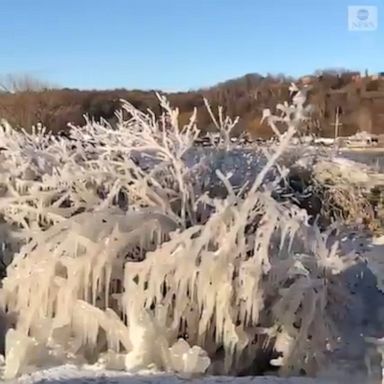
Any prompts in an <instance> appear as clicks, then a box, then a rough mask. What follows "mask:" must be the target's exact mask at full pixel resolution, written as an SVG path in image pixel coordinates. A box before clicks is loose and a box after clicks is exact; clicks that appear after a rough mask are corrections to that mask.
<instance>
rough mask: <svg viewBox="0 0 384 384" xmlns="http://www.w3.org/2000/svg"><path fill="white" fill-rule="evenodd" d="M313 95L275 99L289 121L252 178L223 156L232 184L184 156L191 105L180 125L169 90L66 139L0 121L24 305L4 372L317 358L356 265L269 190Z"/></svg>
mask: <svg viewBox="0 0 384 384" xmlns="http://www.w3.org/2000/svg"><path fill="white" fill-rule="evenodd" d="M304 101H305V98H303V97H302V94H301V93H300V92H299V93H298V94H297V95H296V96H295V98H294V99H293V104H292V105H288V104H287V105H285V106H281V108H280V112H281V114H280V115H279V116H277V117H276V116H272V115H271V114H266V115H265V118H268V120H269V121H270V123H272V122H273V121H276V119H279V121H281V122H284V123H285V124H286V126H287V130H286V132H285V133H284V134H282V133H279V135H278V140H277V142H276V144H275V145H274V146H272V147H271V148H270V149H269V150H265V151H264V156H265V158H266V164H265V166H264V167H263V168H262V169H261V170H260V172H259V173H258V174H257V176H256V177H255V179H254V180H253V183H252V184H251V185H249V186H248V188H247V189H246V191H245V189H244V190H240V191H235V190H234V189H233V187H232V185H231V183H230V181H229V180H228V177H227V175H224V174H222V173H221V172H217V177H218V179H219V180H221V182H222V186H223V188H225V189H226V191H227V193H226V196H225V197H220V196H216V197H212V196H208V195H207V194H206V193H203V190H204V188H203V187H202V186H201V185H200V184H199V182H200V181H199V180H201V179H200V176H201V175H203V173H204V164H203V163H204V162H202V163H201V164H200V163H198V164H196V165H195V166H194V167H189V166H187V163H186V153H187V152H188V151H189V150H190V149H191V148H192V145H193V142H194V140H195V138H196V137H197V135H198V130H197V128H196V125H195V121H194V118H193V117H192V119H191V121H190V123H189V124H188V125H187V126H185V127H178V123H177V121H178V119H177V110H173V109H172V108H171V107H170V106H169V105H168V104H167V102H166V100H165V99H163V98H160V103H161V105H162V107H163V110H164V114H163V116H162V117H160V118H159V119H156V118H155V117H154V116H153V115H152V114H150V113H149V114H143V113H142V112H139V111H138V110H136V109H135V108H133V107H132V106H131V105H130V104H129V103H127V102H124V103H123V104H122V110H121V111H119V112H118V113H117V117H118V123H117V126H116V127H111V126H110V125H109V124H107V123H106V122H104V121H101V122H92V121H87V123H86V125H85V126H84V127H81V128H77V127H72V128H71V132H70V137H69V139H64V138H55V137H51V136H46V135H43V134H42V132H40V131H39V132H35V133H34V134H31V135H28V134H26V133H25V132H19V133H17V132H14V131H12V130H11V129H10V128H9V127H8V126H3V129H2V131H1V132H0V140H1V142H2V146H3V147H5V150H4V151H3V152H2V154H1V160H2V161H1V163H0V167H1V171H0V183H1V185H2V187H3V188H2V195H1V198H0V214H1V215H2V217H3V220H4V221H5V223H6V224H7V225H9V227H10V228H15V229H14V235H17V236H18V238H20V239H21V240H20V242H21V248H20V250H19V251H18V252H17V253H16V254H15V256H14V259H13V261H12V262H11V264H10V265H9V267H8V269H7V277H6V278H5V279H4V280H3V286H2V289H1V291H0V294H1V302H2V305H3V308H4V309H5V310H6V311H7V312H8V313H9V314H12V315H13V316H15V317H16V324H15V327H14V329H11V330H9V331H8V333H7V337H6V342H7V343H6V367H5V376H6V377H8V378H11V377H14V376H17V375H18V374H20V373H21V372H24V371H26V370H27V369H30V367H33V366H44V365H51V364H60V363H63V362H68V361H72V362H77V363H84V362H88V363H98V364H104V366H106V367H107V368H113V369H116V368H118V369H127V370H130V371H136V370H140V369H144V368H148V367H151V366H152V367H155V368H156V369H160V370H165V371H171V372H178V373H187V374H194V373H204V372H206V371H208V372H212V373H231V374H241V373H244V372H262V371H264V370H265V369H270V368H271V367H272V366H277V367H279V368H280V372H281V373H282V374H290V373H297V372H300V371H304V372H306V373H307V374H311V373H313V372H315V371H316V369H317V368H318V367H319V365H321V364H322V363H323V361H324V357H325V354H324V353H325V352H326V351H327V349H329V348H331V347H332V345H333V342H334V341H335V340H336V339H335V337H334V336H336V331H337V328H336V327H335V325H334V319H335V314H336V315H337V314H338V312H339V310H338V306H339V302H340V300H341V299H342V296H341V295H342V293H341V292H342V289H341V288H342V287H340V286H339V283H338V280H337V274H339V273H340V272H341V271H343V270H344V268H346V265H345V263H344V260H343V259H342V258H341V257H340V256H339V255H338V251H337V244H336V245H335V246H332V247H330V248H329V247H327V237H326V235H324V234H320V231H319V230H318V228H317V227H316V226H311V225H309V224H308V215H307V213H306V212H305V211H304V210H301V209H299V208H298V207H297V206H296V205H293V204H290V203H279V202H277V201H276V200H275V199H274V198H273V197H272V193H273V191H274V189H275V188H276V187H277V186H278V185H279V183H280V181H281V178H284V177H285V176H286V174H287V170H286V169H284V168H282V167H280V166H278V165H277V163H276V161H277V159H278V158H279V157H280V156H281V155H282V154H283V153H284V151H285V149H286V148H287V147H288V145H289V142H290V140H291V138H292V137H293V135H294V134H295V132H296V128H297V125H298V124H299V122H300V121H302V119H303V118H305V115H304V113H303V111H304V110H305V108H304ZM272 167H274V169H275V171H276V172H277V175H278V176H276V173H275V177H274V178H273V179H270V178H268V179H266V176H267V175H268V174H269V173H270V171H271V169H272ZM18 244H19V243H18ZM19 246H20V244H19ZM183 339H184V341H183ZM154 345H156V346H157V347H156V348H154V347H153V346H154Z"/></svg>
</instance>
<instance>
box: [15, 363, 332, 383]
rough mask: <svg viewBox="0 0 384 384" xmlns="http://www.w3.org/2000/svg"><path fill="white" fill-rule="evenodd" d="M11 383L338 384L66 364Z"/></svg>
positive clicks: (323, 381)
mask: <svg viewBox="0 0 384 384" xmlns="http://www.w3.org/2000/svg"><path fill="white" fill-rule="evenodd" d="M11 383H23V384H35V383H63V384H64V383H68V384H69V383H70V384H86V383H98V384H101V383H108V384H109V383H110V384H123V383H124V384H148V383H152V384H167V383H169V384H179V383H180V384H181V383H191V384H192V383H207V384H214V383H225V384H226V383H236V384H328V383H332V384H333V383H336V381H332V380H327V379H316V380H315V379H307V378H287V379H283V378H277V377H239V378H233V377H224V376H216V377H204V378H181V377H177V376H170V375H154V374H145V373H144V374H143V375H135V376H133V375H129V374H127V373H121V372H105V371H95V370H86V369H83V370H79V369H77V368H76V367H74V366H70V365H66V366H62V367H57V368H52V369H49V370H44V371H40V372H35V373H33V374H30V375H24V376H22V377H20V378H19V379H18V380H15V381H12V382H11Z"/></svg>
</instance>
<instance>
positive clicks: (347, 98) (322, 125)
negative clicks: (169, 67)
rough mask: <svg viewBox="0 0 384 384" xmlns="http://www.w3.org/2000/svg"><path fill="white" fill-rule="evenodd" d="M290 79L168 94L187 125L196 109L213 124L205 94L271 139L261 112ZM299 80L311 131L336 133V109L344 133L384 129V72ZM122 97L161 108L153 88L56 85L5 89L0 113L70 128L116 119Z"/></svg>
mask: <svg viewBox="0 0 384 384" xmlns="http://www.w3.org/2000/svg"><path fill="white" fill-rule="evenodd" d="M291 81H292V79H289V78H286V77H284V76H280V77H272V76H268V77H262V76H260V75H257V74H249V75H246V76H243V77H241V78H238V79H233V80H229V81H227V82H224V83H221V84H218V85H216V86H214V87H210V88H206V89H200V90H197V91H190V92H179V93H170V94H167V96H168V98H169V100H170V102H171V103H172V105H174V106H177V107H179V109H180V122H181V123H185V122H186V121H187V120H188V119H189V117H190V115H191V113H192V111H193V108H194V107H197V109H198V121H199V127H200V128H204V129H205V130H209V129H211V128H212V124H211V121H210V118H209V114H208V112H207V111H206V109H205V106H204V102H203V97H206V98H207V99H208V100H209V101H210V103H211V105H212V106H213V107H214V108H216V107H217V106H218V105H222V106H223V107H224V111H225V113H226V114H228V115H230V116H231V117H235V116H240V118H241V119H240V123H239V126H238V129H237V132H238V133H239V132H241V131H243V130H247V131H248V132H249V133H251V134H252V135H254V136H259V137H260V136H261V137H267V136H270V135H271V131H270V129H269V128H268V127H265V126H263V125H260V117H261V114H262V110H263V109H264V108H274V106H275V105H276V104H277V103H278V102H282V101H285V100H288V99H289V91H288V87H289V84H290V82H291ZM297 81H298V82H300V83H305V84H308V85H309V86H310V89H311V90H310V92H309V100H310V102H311V103H312V104H314V106H315V113H314V116H313V121H312V123H311V124H310V126H309V128H308V129H310V130H311V131H312V132H315V133H317V134H319V135H322V136H332V135H333V134H334V127H333V125H332V124H333V123H334V120H335V113H336V111H339V114H340V122H341V123H342V125H341V127H340V129H339V133H340V135H341V136H346V135H350V134H353V133H355V132H357V131H359V130H360V131H361V130H365V131H370V132H372V133H384V76H383V77H380V76H375V77H373V76H365V77H361V76H360V75H359V74H357V73H353V72H345V73H343V74H341V75H337V74H333V73H325V74H322V75H318V76H306V77H303V78H301V79H299V80H297ZM121 98H123V99H126V100H128V101H130V102H131V103H132V104H133V105H135V106H136V107H137V108H139V109H142V110H146V109H147V108H150V109H152V110H153V111H154V112H155V113H159V112H160V111H159V106H158V102H157V99H156V96H155V92H154V91H139V90H131V91H128V90H125V89H117V90H106V91H80V90H76V89H55V90H43V91H39V92H33V91H24V92H16V93H6V92H3V93H1V94H0V117H1V118H5V119H7V120H8V121H9V122H10V123H11V124H12V125H13V126H15V127H31V126H32V125H34V124H36V123H38V122H41V123H42V124H43V125H45V126H47V127H48V128H50V129H51V130H52V131H54V132H57V131H60V130H64V129H66V123H67V122H71V123H74V124H79V125H81V124H82V123H83V121H84V119H83V115H84V114H86V115H89V116H91V117H94V118H95V119H99V118H100V117H104V118H106V119H107V120H109V121H111V122H113V121H114V118H115V117H114V111H115V110H116V109H117V108H118V106H119V100H120V99H121Z"/></svg>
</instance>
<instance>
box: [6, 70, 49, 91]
mask: <svg viewBox="0 0 384 384" xmlns="http://www.w3.org/2000/svg"><path fill="white" fill-rule="evenodd" d="M52 88H55V87H54V86H53V85H52V84H49V83H48V82H45V81H42V80H40V79H37V78H35V77H33V76H31V75H29V74H22V75H16V74H7V75H4V76H0V90H1V91H3V92H7V93H18V92H28V91H33V92H38V91H43V90H46V89H52Z"/></svg>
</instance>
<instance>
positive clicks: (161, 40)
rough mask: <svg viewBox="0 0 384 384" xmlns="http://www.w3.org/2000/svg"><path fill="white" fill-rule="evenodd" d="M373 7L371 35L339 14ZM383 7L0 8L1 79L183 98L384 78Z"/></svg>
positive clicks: (148, 0) (62, 2) (180, 0)
mask: <svg viewBox="0 0 384 384" xmlns="http://www.w3.org/2000/svg"><path fill="white" fill-rule="evenodd" d="M356 3H357V4H358V5H361V4H363V5H364V4H365V5H368V4H369V5H376V6H378V9H379V25H378V29H377V30H376V31H374V32H350V31H349V30H348V26H347V7H348V5H354V4H356ZM383 14H384V0H370V1H365V0H357V1H355V2H354V1H352V0H0V16H1V17H0V52H1V53H0V74H7V73H23V74H24V73H29V74H32V75H34V76H36V77H39V78H41V79H44V80H48V81H51V82H54V83H56V84H58V85H60V86H66V87H77V88H116V87H125V88H129V89H131V88H142V89H163V90H166V91H169V90H187V89H194V88H198V87H202V86H209V85H213V84H215V83H217V82H219V81H224V80H226V79H229V78H232V77H237V76H242V75H244V74H246V73H253V72H258V73H261V74H266V73H268V72H269V73H275V74H277V73H286V74H289V75H293V76H297V75H303V74H308V73H312V72H313V71H314V70H315V69H319V68H320V69H322V68H327V67H347V68H350V69H357V70H364V69H365V68H367V69H369V70H370V71H372V72H377V71H384V17H382V16H383Z"/></svg>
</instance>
